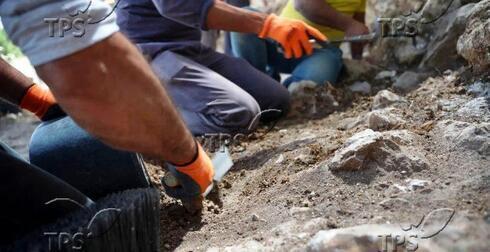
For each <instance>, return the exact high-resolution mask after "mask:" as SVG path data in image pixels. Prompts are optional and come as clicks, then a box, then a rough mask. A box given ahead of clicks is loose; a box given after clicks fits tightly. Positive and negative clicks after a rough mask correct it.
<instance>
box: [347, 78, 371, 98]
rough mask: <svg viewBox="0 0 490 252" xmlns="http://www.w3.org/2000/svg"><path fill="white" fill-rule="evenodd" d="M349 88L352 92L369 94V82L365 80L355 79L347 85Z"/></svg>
mask: <svg viewBox="0 0 490 252" xmlns="http://www.w3.org/2000/svg"><path fill="white" fill-rule="evenodd" d="M349 90H350V91H352V92H353V93H360V94H364V95H369V94H370V93H371V84H369V82H367V81H356V82H354V84H352V85H351V86H349Z"/></svg>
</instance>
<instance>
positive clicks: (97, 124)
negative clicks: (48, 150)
mask: <svg viewBox="0 0 490 252" xmlns="http://www.w3.org/2000/svg"><path fill="white" fill-rule="evenodd" d="M36 70H37V72H38V73H39V75H40V77H41V78H43V80H44V81H46V83H49V86H50V88H51V91H52V92H53V93H54V95H55V97H56V98H57V101H58V102H59V104H60V105H61V106H62V107H63V109H64V110H65V111H66V112H67V113H68V114H69V115H70V116H72V117H73V119H74V120H75V121H76V122H77V123H78V124H79V125H80V126H81V127H82V128H84V129H86V130H87V131H89V132H90V133H92V134H93V135H95V136H97V137H98V138H99V139H101V140H102V141H104V142H105V143H107V144H109V145H111V146H113V147H115V148H118V149H124V150H129V151H135V152H139V153H142V154H146V155H150V156H154V157H158V158H161V159H164V160H167V161H170V162H172V163H175V164H183V163H187V162H189V161H190V160H192V159H193V157H194V156H195V143H194V140H193V137H192V135H191V134H190V133H189V131H188V130H187V129H186V127H185V125H184V122H183V121H182V119H181V118H180V116H179V114H178V113H177V111H176V110H175V108H174V106H173V104H172V102H171V100H170V98H169V96H168V95H167V93H166V91H165V90H164V88H163V87H162V85H161V84H160V82H159V80H158V78H157V77H156V76H155V75H154V74H153V72H152V71H151V68H150V66H149V65H148V63H147V62H146V61H145V59H144V58H143V56H141V54H140V53H139V52H138V51H137V49H136V48H135V47H134V46H133V45H132V44H131V43H130V42H129V41H128V40H127V39H126V38H125V37H124V36H122V35H121V34H120V33H115V34H113V35H112V36H110V37H109V38H107V39H105V40H102V41H101V42H98V43H96V44H94V45H92V46H90V47H88V48H86V49H84V50H81V51H79V52H77V53H75V54H72V55H69V56H66V57H64V58H61V59H58V60H55V61H52V62H49V63H46V64H43V65H40V66H37V67H36Z"/></svg>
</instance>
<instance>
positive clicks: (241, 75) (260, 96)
mask: <svg viewBox="0 0 490 252" xmlns="http://www.w3.org/2000/svg"><path fill="white" fill-rule="evenodd" d="M216 54H218V53H216ZM208 67H209V68H211V69H212V70H214V71H216V72H217V73H219V74H220V75H222V76H223V77H225V78H226V79H228V80H230V81H231V82H233V83H235V84H236V85H238V86H239V87H240V88H242V89H243V90H245V91H246V92H247V93H249V94H250V95H251V96H252V97H253V98H254V99H255V100H256V101H257V102H258V103H259V106H260V109H261V111H267V110H278V111H271V112H267V113H262V114H261V119H262V120H263V121H271V120H276V119H278V118H279V117H281V116H282V115H285V114H286V113H287V112H288V110H289V93H288V91H287V89H286V88H284V87H283V86H282V85H281V84H280V83H279V82H277V81H275V80H274V79H272V78H271V77H269V76H268V75H266V74H264V73H263V72H261V71H259V70H257V69H256V68H254V67H252V66H251V65H250V64H248V63H247V62H246V61H245V60H244V59H240V58H233V57H229V56H227V55H222V54H221V57H220V60H219V61H217V62H215V63H213V64H211V65H209V66H208ZM279 111H280V112H279Z"/></svg>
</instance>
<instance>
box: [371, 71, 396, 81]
mask: <svg viewBox="0 0 490 252" xmlns="http://www.w3.org/2000/svg"><path fill="white" fill-rule="evenodd" d="M395 76H396V71H395V70H393V71H381V72H379V73H378V74H377V75H376V77H375V78H374V79H376V80H382V79H388V78H389V79H393V78H395Z"/></svg>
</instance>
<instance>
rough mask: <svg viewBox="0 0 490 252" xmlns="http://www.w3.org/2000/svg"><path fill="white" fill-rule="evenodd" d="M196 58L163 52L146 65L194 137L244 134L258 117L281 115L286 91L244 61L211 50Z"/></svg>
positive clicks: (253, 127)
mask: <svg viewBox="0 0 490 252" xmlns="http://www.w3.org/2000/svg"><path fill="white" fill-rule="evenodd" d="M197 55H198V56H196V57H192V56H191V57H192V59H191V57H189V56H183V55H182V54H179V53H176V52H172V51H166V52H163V53H161V54H159V55H157V56H156V57H155V58H154V59H153V60H152V62H151V65H152V68H153V70H154V71H155V73H156V74H157V76H158V77H159V78H160V80H161V81H162V83H163V84H164V86H165V87H166V89H167V91H168V92H169V94H170V96H171V97H172V99H173V101H174V103H175V105H176V107H177V108H178V109H179V111H180V113H181V116H182V117H183V119H184V121H185V122H186V124H187V126H188V127H189V129H190V130H191V132H192V133H193V134H194V135H204V134H207V133H228V134H233V133H243V132H249V131H251V130H253V129H255V128H256V126H257V122H258V121H259V120H258V119H259V118H260V119H261V120H263V121H271V120H277V119H278V118H279V117H280V116H282V115H284V114H285V113H287V111H288V108H289V93H288V91H287V89H286V88H284V87H283V86H282V85H281V84H279V83H278V82H277V81H275V80H273V79H272V78H270V77H269V76H267V75H265V74H263V73H262V72H260V71H258V70H256V69H255V68H253V67H252V66H251V65H249V64H248V63H247V62H246V61H244V60H242V59H238V58H232V57H230V56H227V55H224V54H220V53H217V52H215V51H212V50H211V49H209V50H206V52H204V54H203V52H199V53H198V54H197ZM269 110H274V111H270V112H263V111H269Z"/></svg>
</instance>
